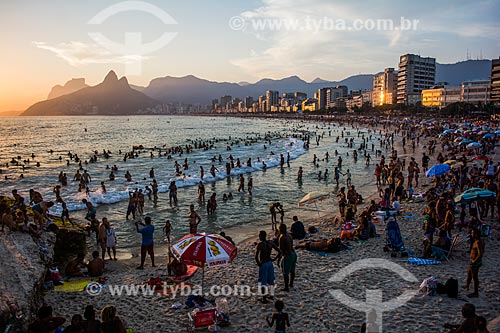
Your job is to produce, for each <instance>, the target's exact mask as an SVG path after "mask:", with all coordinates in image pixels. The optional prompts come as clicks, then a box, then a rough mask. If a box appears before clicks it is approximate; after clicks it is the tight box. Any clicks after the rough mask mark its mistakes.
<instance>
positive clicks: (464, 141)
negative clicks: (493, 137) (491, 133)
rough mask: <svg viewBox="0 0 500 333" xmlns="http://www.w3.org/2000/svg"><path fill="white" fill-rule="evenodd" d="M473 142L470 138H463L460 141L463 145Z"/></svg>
mask: <svg viewBox="0 0 500 333" xmlns="http://www.w3.org/2000/svg"><path fill="white" fill-rule="evenodd" d="M471 142H474V141H472V140H469V139H464V140H462V142H460V144H461V145H466V144H469V143H471Z"/></svg>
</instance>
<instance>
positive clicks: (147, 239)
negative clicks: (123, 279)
mask: <svg viewBox="0 0 500 333" xmlns="http://www.w3.org/2000/svg"><path fill="white" fill-rule="evenodd" d="M144 222H145V224H142V223H141V225H143V226H144V227H142V228H140V229H139V221H137V222H135V230H136V231H137V232H138V233H140V234H142V243H141V265H140V266H139V267H137V269H144V261H145V260H146V254H149V256H150V257H151V266H153V267H156V266H155V253H154V237H153V236H154V232H155V227H154V225H152V224H151V217H149V216H146V217H145V218H144Z"/></svg>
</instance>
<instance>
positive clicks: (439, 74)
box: [436, 60, 491, 86]
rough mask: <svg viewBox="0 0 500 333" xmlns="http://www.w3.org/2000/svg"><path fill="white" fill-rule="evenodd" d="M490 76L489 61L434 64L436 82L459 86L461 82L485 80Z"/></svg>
mask: <svg viewBox="0 0 500 333" xmlns="http://www.w3.org/2000/svg"><path fill="white" fill-rule="evenodd" d="M490 75H491V60H467V61H460V62H457V63H456V64H436V82H448V84H449V85H451V86H459V85H460V84H461V83H462V82H463V81H468V80H485V79H489V77H490Z"/></svg>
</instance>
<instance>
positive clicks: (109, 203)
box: [0, 116, 380, 251]
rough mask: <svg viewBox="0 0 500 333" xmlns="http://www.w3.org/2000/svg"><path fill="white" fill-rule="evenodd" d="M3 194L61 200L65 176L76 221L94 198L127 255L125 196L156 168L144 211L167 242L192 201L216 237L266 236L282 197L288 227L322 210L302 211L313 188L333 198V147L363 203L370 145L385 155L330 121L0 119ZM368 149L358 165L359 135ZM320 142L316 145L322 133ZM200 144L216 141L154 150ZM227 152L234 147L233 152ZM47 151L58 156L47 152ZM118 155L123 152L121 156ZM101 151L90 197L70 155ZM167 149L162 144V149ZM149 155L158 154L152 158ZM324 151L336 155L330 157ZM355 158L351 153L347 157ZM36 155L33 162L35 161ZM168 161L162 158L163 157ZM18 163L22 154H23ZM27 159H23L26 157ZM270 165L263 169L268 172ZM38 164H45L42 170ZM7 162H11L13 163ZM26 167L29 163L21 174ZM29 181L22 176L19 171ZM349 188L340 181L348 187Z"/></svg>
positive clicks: (130, 238) (134, 238)
mask: <svg viewBox="0 0 500 333" xmlns="http://www.w3.org/2000/svg"><path fill="white" fill-rule="evenodd" d="M0 128H1V130H0V139H1V142H2V145H1V147H0V170H1V171H2V173H1V180H0V183H1V186H0V193H1V194H3V195H11V191H12V190H13V189H17V190H18V191H19V192H20V193H21V195H23V196H24V197H25V198H26V200H28V198H29V194H28V191H29V189H31V188H33V189H35V190H37V191H39V192H40V193H41V194H42V195H43V197H44V199H45V200H55V195H54V193H53V188H54V186H55V185H57V184H58V175H59V173H60V172H61V171H62V172H64V173H66V174H67V176H68V186H63V188H62V191H61V196H62V198H63V199H64V201H66V202H67V204H68V208H69V210H70V216H72V217H75V218H77V219H78V220H79V221H81V222H84V220H83V216H84V215H85V210H84V205H83V203H82V202H81V199H83V198H88V199H89V200H90V201H91V202H92V203H93V204H94V205H95V206H97V209H98V214H97V217H98V218H102V217H107V218H108V219H109V220H110V221H111V223H112V224H113V225H114V227H115V228H116V230H117V235H118V239H119V240H118V242H119V243H118V244H119V245H118V247H119V249H120V250H121V251H128V250H129V249H131V248H134V247H137V246H138V245H139V244H140V236H139V235H137V234H136V233H135V230H134V223H133V220H132V219H131V220H128V221H127V220H126V219H125V213H126V209H127V199H128V196H129V191H133V190H135V189H136V188H139V189H141V188H142V189H144V187H145V186H146V185H149V184H150V183H151V180H152V179H150V178H149V170H150V169H151V168H154V170H155V178H156V180H157V182H158V185H159V192H160V194H159V200H158V202H157V203H156V204H154V203H153V201H149V200H148V199H147V197H146V205H145V214H147V215H149V216H151V217H152V219H153V223H154V225H155V226H156V228H157V232H156V238H157V239H158V241H159V242H162V241H163V238H162V235H161V230H160V229H161V227H162V225H163V223H164V221H165V220H166V219H167V218H169V219H170V220H171V221H172V223H173V227H174V230H173V235H174V238H175V237H180V236H182V235H184V234H186V233H188V230H189V229H188V226H187V222H188V221H187V213H188V210H189V205H190V204H194V205H195V209H196V211H198V213H199V214H200V216H201V218H202V222H201V224H200V226H199V231H207V232H220V231H221V230H225V231H226V233H227V234H229V235H230V236H234V237H235V238H236V239H237V240H241V239H243V238H246V237H250V236H254V235H255V232H256V229H257V228H263V227H265V228H267V229H268V230H270V215H269V205H270V204H271V203H272V202H275V201H279V202H281V203H282V204H283V206H284V209H285V222H286V223H288V224H290V222H291V218H292V216H293V215H295V214H296V215H299V217H300V216H302V215H303V214H311V213H314V210H315V209H316V207H314V206H313V207H305V208H300V209H299V208H297V203H298V201H299V200H300V199H301V198H302V197H303V196H304V195H306V194H307V193H308V192H310V191H320V192H330V193H332V194H334V193H335V192H336V191H337V190H338V189H337V188H336V187H335V183H334V179H333V172H334V167H335V166H336V165H337V157H336V156H335V154H334V151H335V150H337V152H338V154H339V156H342V158H343V160H344V162H343V168H342V171H343V172H345V171H346V170H347V169H350V172H351V173H352V180H353V184H354V185H356V188H357V190H358V191H359V192H360V193H361V194H362V195H363V196H364V197H367V196H369V195H371V194H373V192H374V187H373V176H372V174H373V169H374V157H375V153H374V152H372V151H371V143H374V145H375V149H379V143H378V142H379V141H378V139H379V138H380V136H379V135H377V134H376V133H368V131H367V130H366V129H364V130H359V131H356V130H354V129H346V130H345V131H344V138H342V137H341V138H340V140H339V141H338V143H337V142H336V140H335V138H336V137H337V136H341V134H342V130H343V128H340V127H336V126H334V125H333V124H323V123H320V122H311V121H308V122H303V121H297V120H295V121H290V120H280V119H257V118H232V117H228V118H225V117H190V116H160V117H158V116H130V117H15V118H2V126H1V127H0ZM305 133H309V134H310V147H309V149H306V148H305V147H304V141H303V138H304V134H305ZM371 134H373V136H372V139H371V140H368V148H369V151H368V152H369V153H370V154H371V156H372V158H373V160H372V165H371V166H369V167H367V166H365V161H364V158H363V153H362V152H359V159H358V161H357V163H354V161H353V158H352V152H353V150H355V149H356V148H357V147H359V144H360V143H361V142H362V137H363V136H365V138H368V137H369V136H370V135H371ZM317 136H321V137H322V138H321V140H320V144H319V145H317V144H316V137H317ZM345 138H349V139H350V138H354V145H353V148H348V146H347V144H346V143H345V141H344V140H345ZM195 141H203V142H206V143H209V144H211V145H212V146H213V147H212V148H211V149H194V150H193V151H192V152H191V153H189V154H187V153H185V152H184V154H182V156H181V155H180V154H176V155H172V156H171V157H172V158H171V159H168V158H167V157H166V156H161V157H159V156H158V150H157V149H156V150H152V149H150V148H154V147H158V148H163V147H173V146H178V145H181V146H185V145H186V144H191V145H193V146H194V142H195ZM139 145H142V146H144V147H145V149H144V150H141V151H139V156H138V157H137V158H133V159H128V160H127V161H126V162H124V161H123V156H124V154H125V152H129V151H131V150H132V147H133V146H139ZM228 146H229V147H230V148H231V150H230V151H228V150H227V147H228ZM265 148H267V149H265ZM50 150H52V151H53V152H52V153H51V152H50ZM103 150H106V151H108V150H109V151H110V152H111V154H110V157H109V158H105V157H104V155H103ZM120 150H121V151H122V153H121V154H120V153H119V151H120ZM95 151H97V152H98V154H97V156H98V159H97V162H96V163H89V164H83V168H84V169H85V170H87V171H88V173H89V174H90V175H91V177H92V182H91V183H90V185H89V188H90V190H91V192H90V195H89V197H87V195H86V194H85V192H78V182H76V181H73V176H74V174H75V173H76V171H77V170H78V169H79V166H78V165H77V163H75V162H74V161H73V160H71V161H70V165H67V162H66V161H67V160H68V159H69V157H68V152H71V153H73V154H75V153H76V154H78V156H79V157H80V159H82V160H83V161H85V160H89V159H90V157H91V156H93V155H94V152H95ZM163 151H164V148H163ZM151 152H152V153H153V157H151ZM326 152H328V153H329V155H330V159H329V161H328V162H326V161H325V160H324V157H325V153H326ZM287 153H289V154H290V166H287V164H286V163H285V167H284V168H283V169H281V168H280V167H279V156H280V154H283V155H284V156H285V160H286V156H287ZM348 153H349V156H347V154H348ZM31 154H34V156H35V158H34V159H33V158H32V157H31ZM219 154H220V155H221V156H222V158H223V161H222V163H219V161H218V160H216V161H215V162H212V158H213V157H218V156H219ZM230 154H231V155H232V156H233V157H234V160H235V161H236V159H237V158H239V159H240V161H241V164H242V167H241V168H235V169H233V170H232V171H231V174H230V176H226V170H225V163H226V161H229V160H228V158H229V155H230ZM314 154H316V156H317V157H318V159H319V160H318V162H317V166H316V165H314V164H313V163H312V161H313V155H314ZM162 155H163V154H162ZM18 157H19V158H18ZM185 158H187V159H188V165H189V169H188V170H182V167H181V170H182V172H183V173H184V176H180V177H177V176H176V174H175V167H174V163H175V161H177V162H178V163H179V164H181V166H182V164H183V163H184V159H185ZM248 158H251V159H252V167H247V166H246V161H247V160H248ZM12 159H14V160H16V161H18V162H19V165H18V166H15V165H14V164H13V163H11V162H12V161H11V160H12ZM27 159H30V162H29V163H27V162H26V160H27ZM262 161H265V163H266V165H267V170H264V169H263V167H262ZM36 162H39V163H40V166H39V167H37V166H36ZM6 163H9V165H8V166H7V165H6ZM212 164H213V165H214V166H215V167H216V168H217V169H218V171H217V172H216V175H215V177H212V176H211V175H210V172H209V170H210V167H211V165H212ZM21 165H24V169H23V168H22V166H21ZM113 165H116V166H118V168H119V171H118V172H115V175H116V180H115V181H109V179H108V175H109V173H110V170H108V169H107V166H113ZM200 166H203V168H204V170H205V177H204V179H203V182H204V183H205V188H206V195H205V197H206V199H208V198H209V197H210V195H211V194H212V193H214V192H215V193H216V194H217V203H218V208H217V210H216V213H215V214H213V215H210V216H208V215H207V212H206V208H205V203H201V202H198V199H197V184H198V182H199V181H200V171H199V170H200ZM299 166H302V167H303V170H304V174H303V181H302V182H298V181H297V171H298V168H299ZM325 168H328V169H329V178H328V180H326V181H325V180H319V179H318V172H319V171H321V172H324V170H325ZM126 171H129V172H130V173H131V175H132V182H127V181H126V179H125V178H124V174H125V172H126ZM21 173H22V174H23V175H24V178H23V179H21V178H19V176H20V174H21ZM240 174H243V175H244V177H245V188H246V186H247V181H248V177H249V176H250V175H252V177H253V183H254V190H253V196H250V195H248V193H238V192H237V189H238V185H239V181H238V179H239V175H240ZM172 180H175V181H176V183H177V186H178V206H174V207H172V206H170V205H169V202H168V201H169V200H168V186H169V183H170V181H172ZM101 181H104V182H105V185H106V189H107V192H106V193H105V194H103V193H102V191H101V190H100V183H101ZM342 183H343V184H342ZM342 185H345V177H342V176H341V186H342ZM229 192H232V194H233V199H230V200H227V201H223V200H222V195H223V193H226V194H227V193H229ZM320 209H321V210H329V211H336V210H337V206H336V204H335V203H334V200H333V199H332V200H328V201H326V202H323V203H322V205H320ZM60 212H61V207H60V205H59V204H57V205H56V206H55V207H54V208H53V209H52V210H51V213H52V214H55V215H59V214H60Z"/></svg>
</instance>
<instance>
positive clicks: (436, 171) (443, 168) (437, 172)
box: [425, 164, 450, 178]
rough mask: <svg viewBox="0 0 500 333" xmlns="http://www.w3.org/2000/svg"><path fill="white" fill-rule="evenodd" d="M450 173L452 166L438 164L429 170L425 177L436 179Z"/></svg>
mask: <svg viewBox="0 0 500 333" xmlns="http://www.w3.org/2000/svg"><path fill="white" fill-rule="evenodd" d="M448 171H450V166H449V165H448V164H436V165H433V166H432V167H431V168H430V169H429V170H427V172H426V173H425V175H426V176H427V178H434V177H438V176H441V175H444V174H445V173H447V172H448Z"/></svg>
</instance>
